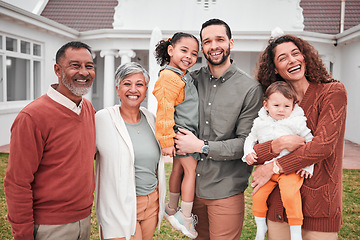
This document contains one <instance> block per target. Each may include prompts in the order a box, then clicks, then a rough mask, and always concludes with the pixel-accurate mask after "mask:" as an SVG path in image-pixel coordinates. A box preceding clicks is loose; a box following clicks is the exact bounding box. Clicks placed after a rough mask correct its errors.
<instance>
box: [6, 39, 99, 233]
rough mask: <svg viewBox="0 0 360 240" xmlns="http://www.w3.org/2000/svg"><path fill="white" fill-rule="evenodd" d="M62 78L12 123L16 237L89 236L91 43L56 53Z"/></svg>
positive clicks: (10, 182) (11, 204)
mask: <svg viewBox="0 0 360 240" xmlns="http://www.w3.org/2000/svg"><path fill="white" fill-rule="evenodd" d="M54 70H55V74H56V75H57V77H58V80H59V82H58V84H53V85H51V86H50V88H49V90H48V92H47V94H45V95H43V96H41V97H39V98H37V99H36V100H34V101H33V102H31V103H30V104H29V105H27V106H26V107H25V108H24V109H22V110H21V111H20V113H19V114H18V116H17V117H16V119H15V121H14V123H13V125H12V127H11V141H10V156H9V165H8V169H7V172H6V176H5V180H4V185H5V195H6V201H7V207H8V220H9V222H10V223H11V226H12V230H13V231H12V233H13V236H14V239H16V240H17V239H89V238H90V214H91V208H92V203H93V198H94V197H93V192H94V187H95V184H94V154H95V124H94V114H95V110H94V108H93V106H92V105H91V103H90V102H89V101H88V100H86V99H84V98H82V96H83V95H84V94H86V93H87V92H88V91H89V89H90V88H91V84H92V83H93V81H94V77H95V70H94V62H93V58H92V54H91V50H90V47H89V46H88V45H86V44H84V43H81V42H69V43H67V44H65V45H64V46H62V47H61V48H60V49H59V50H58V52H57V54H56V64H55V65H54Z"/></svg>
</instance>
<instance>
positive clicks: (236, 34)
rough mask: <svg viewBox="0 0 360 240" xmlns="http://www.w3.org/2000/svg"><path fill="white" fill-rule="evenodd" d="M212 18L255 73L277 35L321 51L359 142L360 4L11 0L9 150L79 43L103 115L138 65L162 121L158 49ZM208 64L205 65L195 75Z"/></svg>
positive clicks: (4, 138) (2, 61)
mask: <svg viewBox="0 0 360 240" xmlns="http://www.w3.org/2000/svg"><path fill="white" fill-rule="evenodd" d="M8 2H9V3H8ZM10 3H11V4H10ZM15 5H16V6H15ZM20 7H21V8H20ZM342 16H343V17H342ZM210 18H220V19H223V20H225V21H226V22H227V23H228V24H229V25H230V27H231V29H232V32H233V38H234V41H235V46H234V48H233V50H232V53H231V57H232V59H234V61H235V62H236V64H237V65H238V66H239V67H240V68H241V69H243V70H244V71H246V72H248V73H249V74H253V73H254V68H255V65H256V61H257V58H258V55H259V53H260V52H261V51H262V50H263V49H264V48H265V46H266V44H267V41H268V39H269V37H270V33H271V31H272V30H273V29H274V28H276V27H279V28H281V29H282V30H283V31H284V32H285V33H290V34H294V35H297V36H299V37H301V38H303V39H305V40H307V41H309V42H310V43H312V44H313V45H314V46H315V48H316V49H317V50H318V51H319V53H320V55H321V57H322V59H323V60H324V63H325V64H326V66H327V67H328V69H329V70H330V71H331V73H332V74H333V76H334V78H336V79H338V80H340V81H341V82H343V83H344V84H345V86H346V88H347V91H348V118H347V126H346V133H345V138H346V139H348V140H350V141H353V142H356V143H360V129H359V128H357V121H358V120H359V119H360V111H359V110H358V109H359V102H360V95H359V94H358V91H359V90H360V81H359V80H360V54H359V53H360V2H359V1H358V0H346V1H344V0H343V1H341V0H329V1H326V0H318V1H313V0H301V1H300V0H272V1H268V0H239V1H232V0H221V1H220V0H183V1H166V0H154V1H151V3H150V2H149V1H147V0H137V1H126V0H102V1H100V0H87V1H83V0H79V1H70V0H61V1H56V0H31V1H30V0H29V1H26V3H24V1H20V0H5V1H0V130H1V134H0V145H5V144H8V143H9V141H10V127H11V124H12V122H13V121H14V119H15V117H16V115H17V114H18V112H19V111H20V110H21V109H22V108H23V107H24V106H25V105H26V104H28V103H29V102H31V101H32V100H33V99H35V98H37V97H39V96H40V95H42V94H44V93H46V91H47V89H48V87H49V85H50V84H51V83H54V82H57V77H56V76H55V74H54V71H53V65H54V63H55V53H56V51H57V49H58V48H59V47H60V46H61V45H63V44H64V43H66V42H68V41H71V40H79V41H83V42H85V43H87V44H88V45H90V46H91V48H92V50H93V53H94V60H95V68H96V79H95V81H94V85H93V87H92V91H91V92H90V93H89V94H87V95H86V97H87V98H88V99H90V100H91V101H92V103H93V105H94V107H95V108H96V109H97V110H99V109H101V108H103V107H106V106H111V105H113V104H115V103H116V102H118V99H116V94H115V86H114V72H115V69H116V67H117V66H119V65H120V64H123V63H125V62H129V61H136V62H139V63H140V64H142V65H143V66H145V68H147V69H148V70H149V72H150V75H151V82H150V86H149V91H148V98H147V100H146V102H145V103H144V104H145V105H146V106H147V107H148V108H149V109H150V110H151V111H153V112H155V111H156V100H155V98H154V97H153V96H152V94H151V91H152V87H153V85H154V82H155V81H156V79H157V74H158V70H159V66H157V65H156V63H155V60H154V56H153V51H154V46H155V44H156V43H157V42H158V41H159V40H160V39H167V38H169V37H171V36H172V35H173V33H175V32H177V31H184V32H189V33H192V34H194V35H195V36H199V30H200V27H201V24H202V23H203V22H204V21H206V20H208V19H210ZM203 64H206V61H205V59H204V58H203V56H199V59H198V62H197V64H196V65H195V66H194V67H193V69H196V68H198V67H200V66H201V65H203Z"/></svg>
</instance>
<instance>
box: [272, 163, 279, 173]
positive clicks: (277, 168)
mask: <svg viewBox="0 0 360 240" xmlns="http://www.w3.org/2000/svg"><path fill="white" fill-rule="evenodd" d="M273 172H274V173H275V174H280V168H279V166H278V165H276V161H274V167H273Z"/></svg>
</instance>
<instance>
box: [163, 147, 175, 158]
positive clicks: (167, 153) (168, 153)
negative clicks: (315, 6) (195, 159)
mask: <svg viewBox="0 0 360 240" xmlns="http://www.w3.org/2000/svg"><path fill="white" fill-rule="evenodd" d="M175 154H176V149H175V147H174V146H170V147H166V148H162V149H161V155H163V156H170V157H173V156H175Z"/></svg>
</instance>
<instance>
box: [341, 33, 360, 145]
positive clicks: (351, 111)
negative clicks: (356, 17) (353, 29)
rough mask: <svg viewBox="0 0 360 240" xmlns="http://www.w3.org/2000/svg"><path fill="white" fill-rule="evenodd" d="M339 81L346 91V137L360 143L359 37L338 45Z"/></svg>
mask: <svg viewBox="0 0 360 240" xmlns="http://www.w3.org/2000/svg"><path fill="white" fill-rule="evenodd" d="M339 48H340V49H339V52H340V53H341V59H342V61H341V62H340V66H341V82H343V83H344V84H345V87H346V90H347V93H348V108H347V109H348V112H347V121H346V131H345V136H346V139H348V140H350V141H353V142H356V143H360V127H359V121H360V54H359V53H360V39H357V41H351V42H349V43H347V44H342V45H341V46H339Z"/></svg>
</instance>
